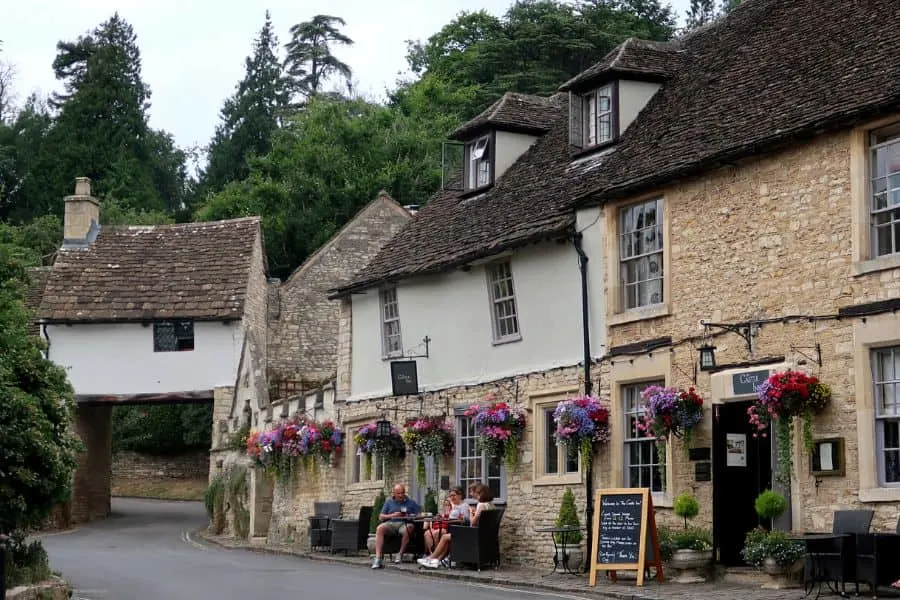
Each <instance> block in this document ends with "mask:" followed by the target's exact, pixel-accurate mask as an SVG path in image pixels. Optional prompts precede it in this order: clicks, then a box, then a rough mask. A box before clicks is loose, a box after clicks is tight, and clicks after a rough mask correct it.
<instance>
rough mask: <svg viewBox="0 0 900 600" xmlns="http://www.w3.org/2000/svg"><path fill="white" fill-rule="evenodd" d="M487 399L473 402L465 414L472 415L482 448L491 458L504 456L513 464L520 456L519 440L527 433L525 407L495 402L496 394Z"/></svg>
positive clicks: (510, 464) (514, 464)
mask: <svg viewBox="0 0 900 600" xmlns="http://www.w3.org/2000/svg"><path fill="white" fill-rule="evenodd" d="M486 400H487V401H488V403H487V404H484V405H481V404H473V405H471V406H470V407H469V408H467V409H466V411H465V413H464V414H465V416H467V417H471V418H472V422H473V424H474V425H475V432H476V433H477V434H478V436H479V437H478V446H479V448H481V450H483V451H484V452H485V453H487V454H488V456H490V457H492V458H495V459H500V458H503V459H505V460H506V464H507V465H509V467H510V468H514V467H515V466H516V463H517V462H518V458H519V442H520V441H521V440H522V438H523V437H524V435H525V411H524V410H522V409H521V408H518V407H514V406H510V405H508V404H507V403H506V402H495V396H494V395H493V394H489V395H488V396H487V398H486Z"/></svg>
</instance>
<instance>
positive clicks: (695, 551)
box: [669, 491, 712, 583]
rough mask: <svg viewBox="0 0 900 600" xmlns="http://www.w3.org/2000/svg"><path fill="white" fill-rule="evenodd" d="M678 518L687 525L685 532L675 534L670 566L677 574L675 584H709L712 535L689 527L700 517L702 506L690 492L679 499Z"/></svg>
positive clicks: (677, 505)
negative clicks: (707, 575) (704, 582)
mask: <svg viewBox="0 0 900 600" xmlns="http://www.w3.org/2000/svg"><path fill="white" fill-rule="evenodd" d="M673 508H674V511H675V514H676V515H678V516H679V517H681V518H682V520H683V521H684V529H682V530H680V531H672V532H671V545H672V548H673V551H672V558H671V559H670V560H669V564H670V565H671V566H672V568H673V569H675V570H677V571H678V572H679V573H678V576H677V577H676V578H675V579H673V581H674V582H675V583H701V582H703V581H706V570H707V569H708V567H709V565H710V563H711V562H712V535H711V534H710V532H709V530H708V529H703V528H701V527H688V521H689V520H690V519H693V518H694V517H696V516H697V515H698V514H700V503H699V502H697V499H696V498H694V496H693V495H692V494H691V493H690V492H687V491H685V492H683V493H682V494H681V495H680V496H678V498H676V499H675V505H674V507H673Z"/></svg>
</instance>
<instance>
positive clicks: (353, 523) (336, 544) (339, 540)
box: [331, 506, 372, 554]
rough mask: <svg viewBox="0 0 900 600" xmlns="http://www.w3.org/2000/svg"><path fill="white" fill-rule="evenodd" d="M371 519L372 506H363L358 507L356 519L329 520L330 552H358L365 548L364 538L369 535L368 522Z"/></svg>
mask: <svg viewBox="0 0 900 600" xmlns="http://www.w3.org/2000/svg"><path fill="white" fill-rule="evenodd" d="M371 520H372V507H371V506H363V507H362V508H360V509H359V517H358V518H356V519H332V520H331V553H332V554H334V553H336V552H344V553H345V554H350V553H351V552H359V551H360V550H363V549H365V547H366V539H367V538H368V537H369V522H370V521H371Z"/></svg>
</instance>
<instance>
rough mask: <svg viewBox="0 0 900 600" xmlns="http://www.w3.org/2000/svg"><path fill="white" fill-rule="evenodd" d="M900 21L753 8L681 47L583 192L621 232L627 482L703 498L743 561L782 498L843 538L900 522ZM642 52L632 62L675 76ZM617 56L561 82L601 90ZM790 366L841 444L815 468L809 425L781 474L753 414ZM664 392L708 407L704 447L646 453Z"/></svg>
mask: <svg viewBox="0 0 900 600" xmlns="http://www.w3.org/2000/svg"><path fill="white" fill-rule="evenodd" d="M896 14H897V5H896V3H895V2H892V1H888V0H885V1H878V0H876V1H873V2H849V3H848V2H842V1H840V0H826V1H824V2H821V1H813V0H794V1H792V2H780V1H777V0H751V1H748V2H743V3H741V5H740V6H739V7H738V8H736V9H735V10H734V11H733V12H732V13H731V14H729V16H728V17H727V18H725V19H723V20H722V21H721V22H719V23H716V24H714V25H712V26H710V27H707V28H704V29H701V30H700V31H698V32H696V33H694V34H692V35H690V36H688V37H686V38H684V39H682V40H680V41H679V42H678V43H677V45H676V46H675V47H674V48H673V50H674V51H673V52H672V53H671V54H670V56H669V59H670V60H672V61H674V63H675V65H676V67H675V68H674V69H672V70H671V77H669V78H668V79H667V80H666V81H664V82H663V83H662V85H661V87H660V88H659V90H658V91H656V92H655V94H654V96H653V98H652V99H651V100H650V102H649V103H648V104H647V106H646V107H645V108H644V109H643V111H642V112H641V114H640V115H639V116H638V118H637V119H636V120H635V122H634V123H633V124H632V126H631V127H630V128H629V130H628V131H627V132H625V134H624V135H623V136H622V137H621V138H620V139H618V140H616V141H615V142H613V143H612V144H611V148H612V150H611V151H610V153H609V154H608V157H607V158H606V159H605V161H604V163H603V165H602V166H601V167H600V168H599V169H597V170H594V171H591V172H588V173H585V175H584V176H582V177H580V178H579V180H578V182H577V183H576V184H575V187H574V188H573V190H572V193H573V194H574V195H575V196H576V197H578V198H580V201H579V206H580V207H581V208H579V210H598V209H599V210H600V211H601V213H602V226H601V227H600V228H598V230H597V231H596V232H591V233H587V234H586V235H597V236H599V237H602V238H605V240H607V241H606V260H607V265H608V266H607V268H606V269H605V274H606V281H605V285H604V288H605V291H606V297H607V304H606V310H607V313H606V323H607V326H608V340H609V341H608V344H609V348H608V352H607V353H606V356H605V357H604V359H603V360H602V361H600V364H599V365H598V366H597V367H595V372H596V376H597V377H598V379H599V382H600V386H599V387H600V391H601V394H602V395H603V396H604V397H608V398H609V400H610V406H611V409H612V417H611V420H612V423H613V429H612V440H611V442H610V447H609V450H610V460H609V462H608V463H607V464H608V466H609V477H610V482H611V484H612V485H613V486H614V487H618V486H621V485H624V486H630V485H634V484H635V483H636V482H637V483H638V484H640V485H642V486H645V487H651V488H652V490H653V492H654V496H655V497H657V498H658V501H657V506H667V505H671V502H672V499H673V498H674V497H675V496H677V495H678V494H679V493H681V492H683V491H685V490H687V491H693V492H694V493H695V494H696V495H697V496H698V498H699V499H700V501H701V505H702V512H701V516H700V520H701V522H706V523H707V524H711V525H712V527H713V534H714V539H715V545H716V547H717V552H718V558H719V560H720V561H721V562H723V563H725V564H740V563H741V558H740V555H739V552H740V549H741V546H742V544H743V539H744V534H745V533H746V532H747V531H749V530H750V529H752V528H753V527H755V526H757V524H758V519H757V516H756V514H755V511H754V509H753V501H754V499H755V497H756V496H757V495H758V494H759V493H760V492H761V491H762V490H763V489H765V488H767V487H770V486H774V487H775V488H776V489H779V491H781V492H783V493H784V494H785V495H786V496H787V498H788V499H789V501H790V511H789V514H788V515H786V516H785V517H784V518H783V519H782V522H781V523H779V525H780V526H781V527H783V528H786V529H793V530H796V531H829V530H830V528H831V519H832V515H833V511H834V510H836V509H844V508H867V509H873V510H875V511H876V518H875V522H874V524H873V528H874V529H875V530H890V531H893V530H894V528H895V526H896V523H897V514H898V506H900V504H898V501H900V487H898V486H900V483H898V482H900V461H898V458H900V454H898V452H900V451H898V450H897V447H898V444H897V441H896V440H897V439H898V431H900V430H898V427H900V421H898V418H900V413H898V412H897V402H896V395H895V393H896V392H895V390H894V381H896V377H897V375H896V367H895V366H894V365H895V364H896V363H895V360H896V357H897V356H898V339H900V329H898V321H897V319H896V315H895V312H896V309H897V307H898V306H900V289H898V286H897V283H896V281H897V274H898V270H897V268H898V266H900V262H898V252H900V248H898V245H897V238H896V234H895V233H894V230H895V228H894V223H895V221H896V218H897V211H896V209H895V207H896V206H897V203H898V202H900V83H898V81H900V79H897V78H895V77H894V76H895V75H900V68H898V64H900V63H898V59H900V35H898V34H897V32H896V31H894V30H885V29H884V28H883V27H882V26H881V25H880V24H881V23H883V22H885V21H886V20H891V19H893V18H895V17H896ZM837 40H840V42H839V43H838V41H837ZM624 50H625V51H624V52H623V53H622V55H621V56H620V57H618V58H617V59H616V60H617V61H619V62H620V63H629V62H630V61H632V59H634V64H633V65H632V66H633V67H635V68H640V67H642V66H644V67H650V66H654V65H659V64H660V56H653V57H646V58H647V60H644V59H643V58H642V57H639V56H637V55H635V56H629V52H628V51H627V47H626V48H625V49H624ZM750 57H752V58H750ZM613 66H614V65H609V68H608V69H607V70H606V73H603V74H601V75H600V76H599V77H598V76H597V74H596V73H591V72H588V73H586V74H583V75H582V76H579V77H578V78H575V79H574V80H573V81H571V82H568V83H567V84H566V85H565V86H564V89H566V90H567V91H569V93H570V94H571V96H572V97H573V98H575V97H582V98H584V97H585V94H590V93H592V91H593V90H595V89H596V88H597V86H598V85H603V83H604V82H605V81H609V80H610V78H611V77H613V75H612V72H613ZM621 66H623V65H622V64H620V67H621ZM601 71H602V69H601ZM813 74H814V75H813ZM621 110H624V109H621ZM573 114H574V113H573ZM573 122H574V118H573ZM576 129H577V126H576V125H573V131H575V130H576ZM573 145H574V144H573ZM701 352H703V353H704V355H705V356H706V358H707V361H706V363H705V364H704V365H702V367H704V368H701V365H700V353H701ZM710 353H714V354H712V357H714V360H713V361H710V360H709V358H711V356H710ZM789 368H794V369H802V370H803V371H805V372H807V373H809V374H812V375H816V376H818V377H819V378H820V379H821V380H822V381H823V382H825V383H827V384H828V385H829V386H830V387H831V390H832V393H833V397H832V401H831V403H830V405H829V406H828V407H827V408H826V409H825V410H824V411H823V412H822V413H821V414H819V415H816V416H815V417H814V419H813V422H812V437H813V439H814V441H815V443H816V444H821V446H820V447H821V448H822V449H823V453H822V454H821V456H818V457H817V459H816V461H813V460H812V458H811V456H810V455H809V453H808V452H807V450H806V448H805V447H804V444H802V437H803V436H802V433H801V431H802V430H801V427H800V423H796V424H795V425H794V432H793V435H792V436H791V438H789V439H790V456H791V458H792V467H791V470H790V478H789V481H785V482H784V483H780V482H779V481H778V478H777V477H775V476H774V474H775V473H776V472H777V470H778V469H779V462H780V461H784V460H785V459H786V456H785V455H782V454H781V453H780V452H779V450H778V446H779V439H778V436H777V435H776V436H774V437H775V439H774V440H773V435H767V436H766V437H762V436H754V434H755V433H756V431H755V430H754V428H752V427H751V426H750V425H749V423H748V416H747V410H748V408H749V407H750V405H751V401H752V400H753V398H754V397H755V389H754V388H755V385H756V384H758V383H760V382H762V381H763V380H765V378H767V377H768V376H769V375H770V374H771V373H774V372H780V371H784V370H786V369H789ZM652 383H664V384H666V385H672V386H677V387H680V388H687V387H689V386H695V387H696V388H697V390H698V391H699V392H700V393H701V394H702V396H703V397H704V398H705V400H706V415H705V419H704V421H703V422H702V424H701V426H700V428H699V431H698V435H697V437H696V439H695V440H693V447H694V448H693V450H692V451H691V452H690V453H688V452H686V451H685V450H686V448H684V445H683V444H682V443H681V442H679V441H675V442H670V443H669V447H668V451H667V460H664V461H663V463H664V464H665V467H664V469H663V468H661V466H660V463H659V461H658V457H657V456H656V455H655V453H649V452H648V453H643V452H641V453H635V452H633V450H634V445H635V444H644V443H647V442H644V441H641V440H639V439H635V434H634V433H633V430H632V428H631V427H630V426H629V425H630V422H631V420H632V419H633V417H634V413H635V411H636V409H637V410H639V404H640V392H641V390H642V389H643V388H645V387H646V386H648V385H650V384H652ZM801 421H802V420H801ZM770 433H771V432H770ZM651 443H652V442H651ZM826 451H827V459H826V458H825V457H826ZM636 457H640V458H638V460H639V464H638V465H634V464H633V460H634V459H635V458H636ZM779 457H781V458H779ZM635 466H637V467H638V469H637V472H638V475H637V477H635V473H636V470H635V469H634V468H633V467H635ZM647 467H649V468H647ZM641 473H643V475H641ZM661 512H662V513H663V514H662V515H661V516H662V518H663V520H666V518H667V516H666V514H665V513H666V511H665V510H662V511H661Z"/></svg>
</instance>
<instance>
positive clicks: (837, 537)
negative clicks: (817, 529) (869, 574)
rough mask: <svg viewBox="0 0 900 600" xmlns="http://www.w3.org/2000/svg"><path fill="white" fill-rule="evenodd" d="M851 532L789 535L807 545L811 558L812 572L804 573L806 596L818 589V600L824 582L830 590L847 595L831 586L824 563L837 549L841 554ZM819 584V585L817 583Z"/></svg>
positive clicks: (807, 556)
mask: <svg viewBox="0 0 900 600" xmlns="http://www.w3.org/2000/svg"><path fill="white" fill-rule="evenodd" d="M851 535H852V534H849V533H807V534H805V535H789V536H787V539H788V540H790V541H792V542H802V543H803V545H804V546H806V558H807V559H808V560H809V566H810V570H811V571H812V572H811V573H806V574H804V577H803V579H804V581H803V587H804V590H803V591H804V592H805V594H804V598H805V597H808V596H809V595H810V594H812V592H813V590H814V589H815V590H816V596H815V598H814V600H817V599H818V598H819V596H820V595H821V594H822V583H825V585H826V586H827V587H828V590H829V591H830V592H833V593H835V594H839V595H840V596H841V597H846V594H844V593H843V592H842V591H841V590H839V589H837V582H835V587H834V588H832V587H831V581H830V580H829V578H828V577H826V575H827V574H826V572H825V568H824V565H823V563H824V562H825V560H827V557H828V556H831V555H833V554H834V553H835V552H836V551H837V552H838V553H839V554H840V553H842V550H843V544H844V543H846V540H847V539H849V538H850V537H851ZM816 584H818V585H816Z"/></svg>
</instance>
